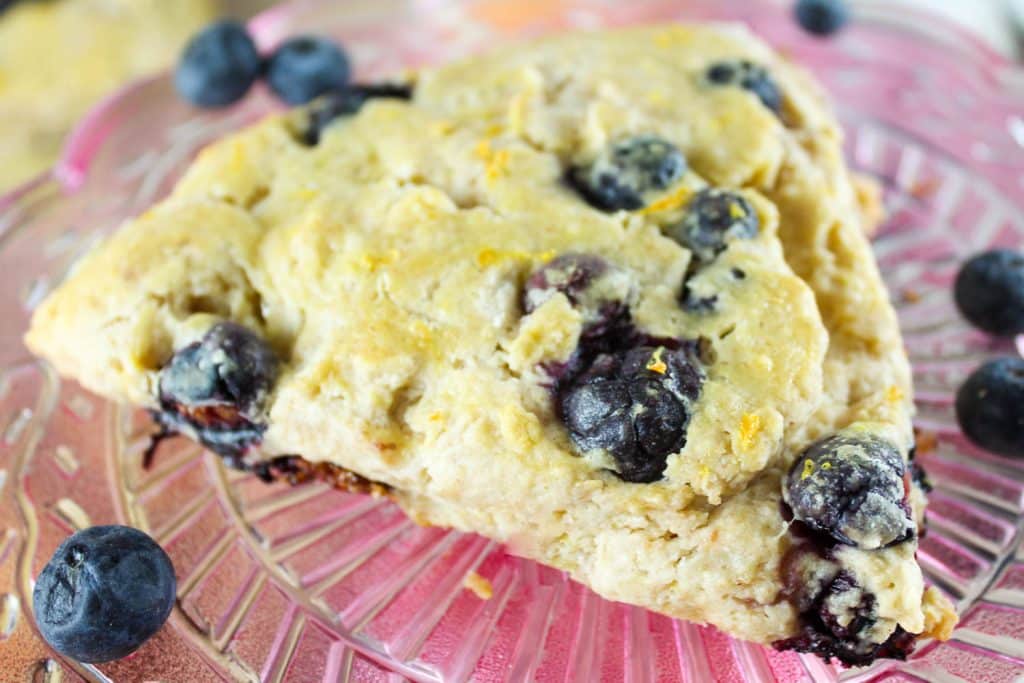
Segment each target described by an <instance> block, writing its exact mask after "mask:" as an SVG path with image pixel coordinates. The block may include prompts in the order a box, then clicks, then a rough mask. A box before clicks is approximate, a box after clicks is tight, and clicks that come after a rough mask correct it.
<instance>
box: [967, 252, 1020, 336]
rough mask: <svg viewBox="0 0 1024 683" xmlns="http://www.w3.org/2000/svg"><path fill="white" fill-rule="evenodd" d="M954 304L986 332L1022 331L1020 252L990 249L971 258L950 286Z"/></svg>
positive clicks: (1010, 334) (1018, 332) (972, 322)
mask: <svg viewBox="0 0 1024 683" xmlns="http://www.w3.org/2000/svg"><path fill="white" fill-rule="evenodd" d="M953 295H954V299H955V300H956V305H957V308H959V309H960V312H961V313H962V314H963V316H964V317H965V318H967V319H968V320H969V321H970V322H971V324H973V325H974V326H975V327H978V328H980V329H982V330H984V331H986V332H988V333H990V334H995V335H1000V336H1007V337H1012V336H1014V335H1017V334H1024V254H1022V253H1020V252H1018V251H1014V250H1012V249H994V250H992V251H986V252H984V253H982V254H978V255H976V256H974V257H973V258H971V259H970V260H968V261H967V263H965V264H964V265H963V267H962V268H961V269H960V272H959V274H958V275H957V278H956V284H955V285H954V287H953Z"/></svg>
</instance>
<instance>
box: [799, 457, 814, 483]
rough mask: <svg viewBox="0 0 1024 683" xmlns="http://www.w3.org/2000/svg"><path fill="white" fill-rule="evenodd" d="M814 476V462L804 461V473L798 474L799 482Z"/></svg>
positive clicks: (808, 459)
mask: <svg viewBox="0 0 1024 683" xmlns="http://www.w3.org/2000/svg"><path fill="white" fill-rule="evenodd" d="M812 474H814V461H813V460H811V459H810V458H807V459H806V460H804V471H803V472H801V473H800V481H803V480H804V479H806V478H807V477H809V476H811V475H812Z"/></svg>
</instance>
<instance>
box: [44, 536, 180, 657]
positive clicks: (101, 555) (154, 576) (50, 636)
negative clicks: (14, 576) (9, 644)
mask: <svg viewBox="0 0 1024 683" xmlns="http://www.w3.org/2000/svg"><path fill="white" fill-rule="evenodd" d="M176 590H177V583H176V580H175V577H174V567H173V566H172V565H171V560H170V558H168V557H167V553H165V552H164V551H163V549H162V548H160V546H159V545H157V544H156V542H155V541H154V540H153V539H151V538H150V537H149V536H147V535H146V534H145V533H143V532H141V531H139V530H138V529H133V528H131V527H125V526H95V527H91V528H88V529H84V530H82V531H79V532H77V533H76V534H74V535H73V536H71V537H70V538H68V539H67V540H66V541H64V543H62V544H61V545H60V547H59V548H57V552H56V553H54V555H53V557H52V558H51V559H50V561H49V562H48V563H47V564H46V566H45V567H44V568H43V571H42V572H41V573H40V574H39V578H38V580H37V581H36V585H35V589H34V590H33V592H32V606H33V610H34V612H35V617H36V624H37V625H38V627H39V632H40V633H41V634H42V636H43V638H45V639H46V642H48V643H49V644H50V645H51V646H52V647H53V649H54V650H56V651H57V652H59V653H61V654H62V655H65V656H66V657H70V658H71V659H76V660H78V661H80V662H109V661H112V660H115V659H120V658H122V657H125V656H127V655H129V654H131V653H132V652H134V651H135V650H136V649H138V648H139V646H140V645H142V644H143V643H144V642H146V641H147V640H148V639H149V638H150V637H152V636H153V634H155V633H156V632H157V631H159V630H160V627H161V626H163V624H164V622H165V621H167V617H168V615H170V613H171V609H172V608H173V607H174V600H175V593H176Z"/></svg>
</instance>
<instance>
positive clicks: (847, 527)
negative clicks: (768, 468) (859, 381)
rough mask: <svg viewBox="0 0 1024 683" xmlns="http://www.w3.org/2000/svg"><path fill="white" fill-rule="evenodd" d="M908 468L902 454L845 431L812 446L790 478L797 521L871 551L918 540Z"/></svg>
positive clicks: (788, 491)
mask: <svg viewBox="0 0 1024 683" xmlns="http://www.w3.org/2000/svg"><path fill="white" fill-rule="evenodd" d="M906 471H907V468H906V464H905V463H904V461H903V457H902V456H901V454H900V452H899V450H898V449H897V448H896V447H895V446H894V445H892V444H891V443H889V442H888V441H886V440H884V439H882V438H879V437H876V436H871V435H868V434H861V433H848V432H840V433H838V434H835V435H832V436H829V437H826V438H824V439H822V440H820V441H818V442H816V443H814V444H812V445H811V446H810V447H808V448H807V449H806V450H805V451H804V452H803V453H801V454H800V457H798V458H797V459H796V462H795V463H794V464H793V468H792V469H791V470H790V472H789V476H788V477H787V478H786V481H785V485H784V487H783V497H784V498H785V501H786V503H787V504H788V505H789V506H790V508H791V509H792V511H793V516H794V518H796V519H798V520H800V521H801V522H803V523H804V524H806V525H807V526H808V527H810V528H811V529H813V530H814V531H817V532H820V533H823V534H827V535H829V536H831V537H832V539H834V540H835V541H838V542H839V543H843V544H846V545H853V546H856V547H858V548H864V549H867V550H872V549H876V548H882V547H886V546H889V545H893V544H896V543H900V542H902V541H905V540H908V539H910V538H913V537H914V534H915V533H916V525H915V524H914V520H913V518H912V516H911V514H910V506H909V503H908V502H907V489H906V482H905V480H904V474H906Z"/></svg>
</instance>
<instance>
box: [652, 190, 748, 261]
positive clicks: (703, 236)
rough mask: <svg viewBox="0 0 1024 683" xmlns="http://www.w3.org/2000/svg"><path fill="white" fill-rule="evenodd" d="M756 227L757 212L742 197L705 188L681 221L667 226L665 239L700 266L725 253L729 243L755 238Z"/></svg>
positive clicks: (687, 209)
mask: <svg viewBox="0 0 1024 683" xmlns="http://www.w3.org/2000/svg"><path fill="white" fill-rule="evenodd" d="M760 227H761V221H760V219H759V218H758V215H757V211H756V210H755V209H754V207H753V205H751V203H750V202H749V201H747V199H746V198H745V197H744V196H743V195H741V194H739V193H738V192H732V191H730V190H720V189H718V188H708V189H704V190H701V191H700V192H698V193H697V194H696V195H694V197H693V199H691V200H690V203H689V204H688V205H687V207H686V212H685V214H684V215H683V218H682V220H681V221H680V222H679V223H677V224H675V225H673V226H671V227H669V229H668V236H669V237H671V238H672V239H673V240H675V241H676V242H678V243H679V244H681V245H682V246H684V247H686V248H687V249H689V250H690V251H691V252H693V255H694V258H695V259H696V260H697V261H698V262H699V263H702V264H703V263H708V262H710V261H712V260H713V259H714V258H715V257H716V256H717V255H718V254H720V253H722V252H723V251H725V248H726V247H727V246H728V242H730V241H731V240H734V239H753V238H754V237H757V233H758V230H759V229H760Z"/></svg>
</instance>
